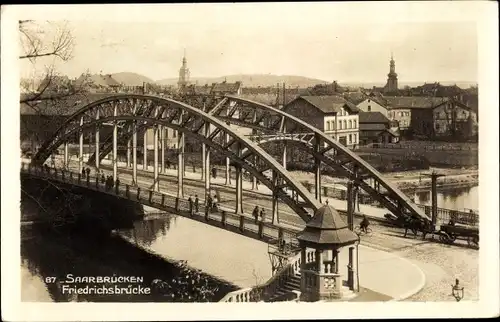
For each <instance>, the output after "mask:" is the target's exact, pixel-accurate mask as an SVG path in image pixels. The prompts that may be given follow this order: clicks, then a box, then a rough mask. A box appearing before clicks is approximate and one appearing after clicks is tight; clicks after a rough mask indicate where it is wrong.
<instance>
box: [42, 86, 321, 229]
mask: <svg viewBox="0 0 500 322" xmlns="http://www.w3.org/2000/svg"><path fill="white" fill-rule="evenodd" d="M225 101H226V100H223V101H222V102H221V104H220V105H223V104H224V103H225ZM105 123H106V124H110V123H111V124H114V127H115V128H116V127H117V125H118V124H123V125H130V124H132V125H135V126H136V129H137V126H138V125H143V126H146V127H156V126H165V127H169V128H172V129H174V130H177V131H178V132H179V133H182V134H185V135H187V136H190V137H193V138H195V139H196V140H198V141H199V142H201V143H204V144H205V145H206V146H207V147H209V149H210V150H212V151H215V152H216V153H219V154H221V155H223V156H225V157H227V158H229V159H230V160H231V161H232V162H233V163H234V164H237V165H238V167H240V169H245V170H246V171H248V172H249V173H250V174H251V175H253V176H255V177H256V178H257V179H258V180H259V181H260V182H261V183H262V184H263V185H265V186H267V187H268V188H269V189H270V190H271V191H273V192H274V194H273V195H274V196H275V198H276V199H281V200H282V201H283V202H284V203H285V204H286V205H288V206H289V207H290V208H291V209H293V210H294V211H295V213H297V214H298V215H299V216H300V217H301V218H302V219H303V220H304V221H307V220H308V219H309V211H308V210H312V211H313V212H314V211H316V210H317V209H319V208H320V207H321V203H320V202H319V201H318V200H316V199H315V198H314V197H313V196H312V195H311V194H310V193H309V192H308V191H307V189H306V188H305V187H304V186H303V185H302V184H301V183H300V182H298V181H297V180H296V179H294V178H293V177H292V176H291V175H290V174H289V173H288V172H287V171H286V169H284V168H283V166H282V165H281V164H280V163H279V162H277V161H276V160H275V159H274V158H273V157H271V156H270V155H269V154H267V153H266V152H265V151H264V150H263V149H262V148H261V147H259V145H258V144H257V143H255V142H252V141H251V140H249V139H248V138H245V137H244V136H242V135H240V134H239V133H237V132H236V131H234V129H232V128H231V127H230V126H228V125H227V124H225V122H223V121H221V120H219V119H217V118H216V117H215V116H213V115H210V114H208V113H206V112H203V111H202V110H200V109H198V108H195V107H193V106H190V105H187V104H184V103H182V102H178V101H175V100H172V99H166V98H161V97H156V96H148V95H133V94H132V95H130V94H120V95H114V96H110V97H107V98H104V99H101V100H98V101H95V102H93V103H90V104H88V105H87V106H84V107H82V108H81V109H80V110H78V111H77V112H75V113H74V114H72V115H71V116H70V117H69V118H68V119H67V120H66V121H65V122H64V123H63V124H62V125H61V127H60V128H59V129H58V130H57V131H56V132H55V134H54V135H53V136H52V138H51V139H49V140H47V141H46V142H44V144H43V145H42V146H41V148H40V149H39V150H38V152H37V153H36V155H35V156H34V157H33V160H32V162H33V163H34V164H36V165H41V164H43V163H44V162H45V161H46V160H47V158H48V157H49V156H50V155H51V154H52V153H53V152H54V151H55V150H57V149H58V148H59V146H60V145H61V144H63V143H65V142H67V141H68V139H69V138H71V137H72V136H74V135H75V134H78V133H80V136H82V135H83V134H82V133H84V132H85V131H91V130H93V129H97V128H98V127H99V126H101V125H103V124H105ZM136 133H137V132H136ZM219 136H228V137H229V138H230V139H229V142H228V143H226V144H223V143H218V142H217V140H214V139H215V138H217V137H219ZM114 140H115V142H116V135H115V138H114ZM97 145H98V144H97ZM115 146H116V143H115ZM250 156H253V157H251V158H250ZM115 158H116V157H115ZM268 170H270V171H268ZM268 172H270V173H271V175H269V173H268ZM240 184H241V179H240ZM240 189H241V187H240ZM285 189H287V190H288V191H287V190H285ZM290 193H291V195H290ZM298 196H300V197H301V198H302V200H303V202H299V201H298Z"/></svg>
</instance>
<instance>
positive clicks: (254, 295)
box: [219, 253, 300, 302]
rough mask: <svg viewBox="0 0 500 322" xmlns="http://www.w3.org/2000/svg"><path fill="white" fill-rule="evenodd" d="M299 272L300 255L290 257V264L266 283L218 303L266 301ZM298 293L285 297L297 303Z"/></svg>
mask: <svg viewBox="0 0 500 322" xmlns="http://www.w3.org/2000/svg"><path fill="white" fill-rule="evenodd" d="M298 272H300V253H299V254H297V255H295V256H294V257H292V259H291V260H290V262H289V263H288V264H286V265H285V266H284V267H282V268H281V269H280V270H279V271H278V272H276V274H275V275H274V276H273V277H271V278H270V279H269V280H268V281H267V282H265V283H263V284H261V285H257V286H255V287H248V288H244V289H241V290H236V291H233V292H230V293H228V294H226V296H224V297H223V298H222V299H221V300H220V301H219V302H260V301H268V300H269V299H270V298H271V297H272V296H273V295H274V294H276V292H277V291H278V290H279V289H280V288H281V287H283V286H284V285H285V283H286V282H287V280H288V279H289V278H290V277H291V276H296V275H297V273H298ZM299 298H300V292H294V294H291V295H289V296H287V297H286V300H289V301H298V300H299Z"/></svg>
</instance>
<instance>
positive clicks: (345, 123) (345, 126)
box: [344, 120, 347, 130]
mask: <svg viewBox="0 0 500 322" xmlns="http://www.w3.org/2000/svg"><path fill="white" fill-rule="evenodd" d="M345 129H347V121H346V120H344V130H345Z"/></svg>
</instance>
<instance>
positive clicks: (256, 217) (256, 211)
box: [252, 206, 259, 224]
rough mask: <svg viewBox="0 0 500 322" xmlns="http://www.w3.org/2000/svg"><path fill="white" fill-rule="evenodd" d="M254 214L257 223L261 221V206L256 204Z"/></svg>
mask: <svg viewBox="0 0 500 322" xmlns="http://www.w3.org/2000/svg"><path fill="white" fill-rule="evenodd" d="M252 216H253V218H254V219H255V223H256V224H257V223H258V222H259V206H255V208H253V211H252Z"/></svg>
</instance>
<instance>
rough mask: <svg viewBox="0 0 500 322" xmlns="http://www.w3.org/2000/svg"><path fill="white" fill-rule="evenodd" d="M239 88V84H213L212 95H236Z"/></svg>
mask: <svg viewBox="0 0 500 322" xmlns="http://www.w3.org/2000/svg"><path fill="white" fill-rule="evenodd" d="M240 88H241V82H235V83H226V82H222V83H214V84H212V94H214V93H224V94H236V92H238V90H239V89H240Z"/></svg>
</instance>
